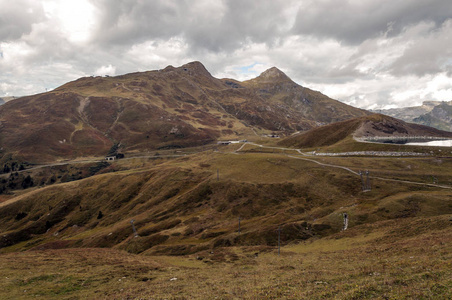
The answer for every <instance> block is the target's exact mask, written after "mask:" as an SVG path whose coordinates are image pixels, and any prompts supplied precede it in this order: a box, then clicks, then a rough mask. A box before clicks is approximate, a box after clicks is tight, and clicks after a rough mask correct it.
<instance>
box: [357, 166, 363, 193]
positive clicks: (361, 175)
mask: <svg viewBox="0 0 452 300" xmlns="http://www.w3.org/2000/svg"><path fill="white" fill-rule="evenodd" d="M358 174H359V176H360V177H361V190H362V191H364V178H363V172H361V170H360V171H358Z"/></svg>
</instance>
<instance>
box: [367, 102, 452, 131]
mask: <svg viewBox="0 0 452 300" xmlns="http://www.w3.org/2000/svg"><path fill="white" fill-rule="evenodd" d="M374 112H377V113H381V114H385V115H388V116H391V117H394V118H397V119H401V120H404V121H406V122H411V123H417V124H422V125H427V126H431V127H434V128H437V129H441V130H446V131H452V101H442V102H440V101H425V102H423V103H422V105H421V106H413V107H403V108H392V109H381V110H374Z"/></svg>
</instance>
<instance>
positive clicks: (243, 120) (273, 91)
mask: <svg viewBox="0 0 452 300" xmlns="http://www.w3.org/2000/svg"><path fill="white" fill-rule="evenodd" d="M366 114H367V112H365V111H363V110H360V109H356V108H353V107H350V106H348V105H345V104H343V103H340V102H338V101H336V100H332V99H330V98H328V97H326V96H324V95H322V94H321V93H319V92H314V91H311V90H309V89H307V88H304V87H301V86H299V85H297V84H296V83H294V82H293V81H292V80H290V78H288V77H287V76H286V75H285V74H284V73H282V72H281V71H279V70H278V69H276V68H272V69H269V70H267V71H266V72H264V73H262V75H261V76H259V77H257V78H256V79H253V80H249V81H245V82H238V81H235V80H232V79H221V80H220V79H216V78H214V77H212V76H211V74H210V73H209V72H208V71H207V70H206V69H205V67H204V66H203V65H202V64H201V63H199V62H192V63H189V64H186V65H183V66H181V67H178V68H174V67H172V66H169V67H167V68H165V69H162V70H157V71H149V72H142V73H131V74H126V75H122V76H116V77H86V78H80V79H78V80H75V81H73V82H69V83H67V84H65V85H63V86H61V87H59V88H57V89H55V90H54V91H51V92H48V93H44V94H39V95H34V96H29V97H23V98H20V99H17V100H14V101H10V102H8V103H6V104H4V105H2V106H1V107H0V143H1V147H2V148H1V150H2V151H3V154H5V153H13V154H14V155H15V156H18V157H21V158H22V159H26V160H30V161H48V160H54V159H58V158H75V157H80V156H87V155H105V154H106V153H107V152H108V150H109V149H110V147H111V146H112V145H113V144H114V143H120V144H121V147H122V150H123V151H146V150H149V149H160V148H181V147H188V146H196V145H202V144H206V143H210V142H212V141H215V140H217V139H220V138H224V139H237V138H247V137H248V136H250V135H255V134H257V133H271V132H278V133H279V134H281V135H287V134H290V133H293V132H295V131H299V130H307V129H310V128H313V127H315V126H318V125H321V124H327V123H331V122H336V121H341V120H345V119H350V118H353V117H356V116H363V115H366Z"/></svg>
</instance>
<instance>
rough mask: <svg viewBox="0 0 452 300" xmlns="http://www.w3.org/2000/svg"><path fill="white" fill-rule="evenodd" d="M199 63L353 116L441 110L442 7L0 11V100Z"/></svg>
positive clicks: (322, 2)
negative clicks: (432, 103)
mask: <svg viewBox="0 0 452 300" xmlns="http://www.w3.org/2000/svg"><path fill="white" fill-rule="evenodd" d="M194 60H198V61H201V62H202V63H203V64H204V65H205V66H206V68H207V69H208V70H209V71H210V72H211V73H212V75H213V76H215V77H218V78H223V77H229V78H235V79H238V80H246V79H250V78H253V77H256V76H257V75H259V74H260V73H261V72H263V71H264V70H266V69H268V68H270V67H272V66H276V67H278V68H279V69H281V70H282V71H284V72H285V73H286V74H287V75H288V76H289V77H291V78H292V79H293V80H294V81H295V82H297V83H298V84H301V85H303V86H306V87H309V88H311V89H315V90H319V91H321V92H323V93H324V94H326V95H328V96H330V97H332V98H335V99H338V100H340V101H343V102H345V103H348V104H351V105H354V106H357V107H363V108H389V107H402V106H414V105H419V104H421V103H422V101H425V100H437V101H449V100H452V5H451V2H450V0H428V1H427V0H299V1H295V0H14V1H12V0H0V97H1V96H8V95H9V96H13V95H14V96H20V95H29V94H35V93H41V92H45V91H46V90H51V89H53V88H55V87H58V86H60V85H62V84H64V83H65V82H67V81H71V80H74V79H77V78H79V77H82V76H90V75H119V74H125V73H129V72H136V71H146V70H155V69H160V68H164V67H166V66H167V65H173V66H180V65H182V64H185V63H187V62H190V61H194Z"/></svg>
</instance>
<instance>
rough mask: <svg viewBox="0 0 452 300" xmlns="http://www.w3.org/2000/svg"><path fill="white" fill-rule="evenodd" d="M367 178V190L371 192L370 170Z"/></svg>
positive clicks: (367, 172)
mask: <svg viewBox="0 0 452 300" xmlns="http://www.w3.org/2000/svg"><path fill="white" fill-rule="evenodd" d="M366 176H367V182H366V183H367V184H366V185H367V186H366V190H368V191H370V190H371V188H370V179H369V170H367V171H366Z"/></svg>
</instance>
